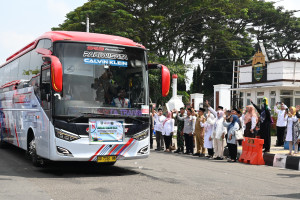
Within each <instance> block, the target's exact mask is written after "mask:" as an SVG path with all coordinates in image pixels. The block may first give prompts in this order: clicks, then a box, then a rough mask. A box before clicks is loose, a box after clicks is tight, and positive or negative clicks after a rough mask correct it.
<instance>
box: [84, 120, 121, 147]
mask: <svg viewBox="0 0 300 200" xmlns="http://www.w3.org/2000/svg"><path fill="white" fill-rule="evenodd" d="M123 136H124V119H89V137H90V142H91V143H94V142H107V141H109V142H122V141H123Z"/></svg>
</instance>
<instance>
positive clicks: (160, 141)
mask: <svg viewBox="0 0 300 200" xmlns="http://www.w3.org/2000/svg"><path fill="white" fill-rule="evenodd" d="M165 119H166V117H165V116H164V115H163V112H162V109H161V108H158V110H157V113H155V114H154V121H155V125H154V130H155V135H156V143H157V148H156V149H155V150H156V151H161V150H162V145H164V138H163V136H162V132H163V122H164V121H165Z"/></svg>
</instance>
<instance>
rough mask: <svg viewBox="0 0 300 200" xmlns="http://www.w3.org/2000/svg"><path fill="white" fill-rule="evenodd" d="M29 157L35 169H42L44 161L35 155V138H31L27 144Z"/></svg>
mask: <svg viewBox="0 0 300 200" xmlns="http://www.w3.org/2000/svg"><path fill="white" fill-rule="evenodd" d="M28 153H29V156H30V158H31V162H32V164H33V165H34V166H36V167H43V166H45V164H46V163H45V160H44V159H42V158H40V157H39V156H38V155H37V153H36V144H35V138H33V139H32V140H31V141H30V142H29V150H28Z"/></svg>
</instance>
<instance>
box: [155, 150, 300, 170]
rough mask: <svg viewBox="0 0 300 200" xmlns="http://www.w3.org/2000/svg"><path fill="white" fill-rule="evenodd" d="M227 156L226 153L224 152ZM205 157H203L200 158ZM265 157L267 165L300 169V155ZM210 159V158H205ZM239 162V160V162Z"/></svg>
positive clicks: (264, 155) (269, 155) (270, 154)
mask: <svg viewBox="0 0 300 200" xmlns="http://www.w3.org/2000/svg"><path fill="white" fill-rule="evenodd" d="M151 152H152V153H153V152H155V153H163V154H170V155H175V156H182V157H186V158H192V159H199V157H198V156H190V155H185V154H174V153H166V152H163V151H154V150H151ZM240 153H241V151H240V152H239V151H238V157H239V155H240ZM224 156H226V153H225V154H224ZM202 158H205V157H201V158H200V159H202ZM263 158H264V161H265V165H267V166H270V167H278V168H285V169H292V170H300V157H298V156H288V155H284V154H273V153H264V154H263ZM205 160H209V159H205ZM238 163H239V162H238Z"/></svg>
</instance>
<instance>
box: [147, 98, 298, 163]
mask: <svg viewBox="0 0 300 200" xmlns="http://www.w3.org/2000/svg"><path fill="white" fill-rule="evenodd" d="M205 104H206V107H207V109H204V108H200V109H199V110H197V111H196V110H194V109H193V108H191V107H190V106H187V107H186V108H183V107H182V108H180V110H179V111H177V110H175V109H174V110H172V112H168V113H167V114H166V116H165V115H164V114H163V110H162V108H158V109H157V111H156V110H155V109H152V115H151V130H152V132H151V138H150V146H151V148H153V139H152V134H153V131H155V135H156V143H157V148H156V149H155V150H156V151H162V150H164V151H165V152H172V151H173V150H175V151H174V153H184V154H188V155H193V156H199V157H207V158H209V159H216V160H223V159H224V156H223V155H224V149H225V148H227V149H228V152H229V156H228V158H227V161H228V162H236V160H237V147H238V145H241V143H242V140H240V139H239V140H238V138H239V137H238V135H237V134H239V133H238V132H242V134H243V136H244V137H249V138H256V137H258V138H261V139H264V146H263V148H264V152H269V151H270V147H271V133H270V132H271V128H270V127H271V124H272V123H274V122H273V118H272V117H271V109H270V108H269V105H268V99H267V98H264V99H263V103H262V105H261V107H259V106H257V105H256V104H254V103H253V102H252V101H251V105H248V106H247V107H246V108H245V109H244V110H238V109H232V110H226V109H223V107H222V106H218V107H217V109H216V110H214V108H212V107H211V106H210V104H209V102H208V101H206V102H205ZM299 110H300V106H299V105H298V106H296V107H290V108H287V106H286V105H284V103H280V102H278V103H277V104H276V105H275V107H274V112H275V113H276V115H277V122H276V127H277V130H276V132H277V143H276V146H283V144H284V141H288V142H289V155H292V150H293V146H294V149H295V150H294V154H297V153H298V144H299V142H300V134H299V133H300V119H299V118H300V114H299ZM175 125H176V126H177V133H176V135H177V148H175V144H172V137H173V135H174V130H175V129H174V126H175ZM184 146H185V148H184ZM195 148H196V151H195V152H194V149H195ZM184 149H185V151H184ZM206 150H207V152H206Z"/></svg>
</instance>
